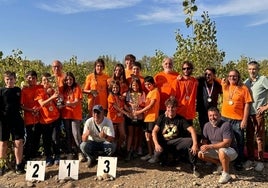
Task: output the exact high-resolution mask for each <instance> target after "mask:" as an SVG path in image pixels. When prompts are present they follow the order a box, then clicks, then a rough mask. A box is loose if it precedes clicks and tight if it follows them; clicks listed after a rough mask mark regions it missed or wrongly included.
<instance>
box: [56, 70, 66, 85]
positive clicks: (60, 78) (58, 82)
mask: <svg viewBox="0 0 268 188" xmlns="http://www.w3.org/2000/svg"><path fill="white" fill-rule="evenodd" d="M56 78H57V85H58V87H59V88H60V87H62V86H63V80H64V78H65V74H64V73H61V75H60V76H56Z"/></svg>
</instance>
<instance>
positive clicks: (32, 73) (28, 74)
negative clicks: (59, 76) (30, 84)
mask: <svg viewBox="0 0 268 188" xmlns="http://www.w3.org/2000/svg"><path fill="white" fill-rule="evenodd" d="M28 76H35V77H36V78H37V73H36V71H34V70H31V71H28V72H26V74H25V77H28Z"/></svg>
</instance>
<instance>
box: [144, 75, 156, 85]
mask: <svg viewBox="0 0 268 188" xmlns="http://www.w3.org/2000/svg"><path fill="white" fill-rule="evenodd" d="M146 82H149V83H151V84H155V82H154V78H153V77H152V76H146V77H145V78H144V83H146Z"/></svg>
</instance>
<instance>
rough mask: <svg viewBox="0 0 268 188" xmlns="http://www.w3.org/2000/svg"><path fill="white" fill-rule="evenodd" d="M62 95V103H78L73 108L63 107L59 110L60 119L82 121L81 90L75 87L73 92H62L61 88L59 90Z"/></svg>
mask: <svg viewBox="0 0 268 188" xmlns="http://www.w3.org/2000/svg"><path fill="white" fill-rule="evenodd" d="M60 92H61V94H62V95H63V101H64V103H65V104H66V103H68V102H73V101H75V99H77V100H78V101H79V102H78V103H77V104H76V105H75V106H65V107H63V108H62V109H61V117H62V118H63V119H74V120H82V102H81V101H82V89H81V87H80V86H79V85H77V86H76V87H75V88H74V89H73V90H71V89H70V91H67V92H63V87H61V88H60Z"/></svg>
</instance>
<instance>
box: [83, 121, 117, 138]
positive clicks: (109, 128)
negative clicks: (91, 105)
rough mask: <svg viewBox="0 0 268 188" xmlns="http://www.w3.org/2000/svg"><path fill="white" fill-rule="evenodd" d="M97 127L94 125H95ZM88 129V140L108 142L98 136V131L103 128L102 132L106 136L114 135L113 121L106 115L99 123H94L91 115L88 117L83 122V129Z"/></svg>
mask: <svg viewBox="0 0 268 188" xmlns="http://www.w3.org/2000/svg"><path fill="white" fill-rule="evenodd" d="M95 125H96V126H97V127H98V128H97V127H96V126H95ZM86 130H89V131H90V135H89V136H88V140H92V141H96V142H108V141H106V140H105V139H104V138H100V137H99V133H100V132H101V131H102V130H103V131H104V133H105V134H106V135H108V136H112V137H115V133H114V127H113V123H112V121H111V120H110V119H108V118H107V117H104V119H103V121H102V122H101V123H100V124H97V123H94V119H93V117H91V118H89V119H88V120H87V121H86V122H85V124H84V131H83V133H85V132H86Z"/></svg>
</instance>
